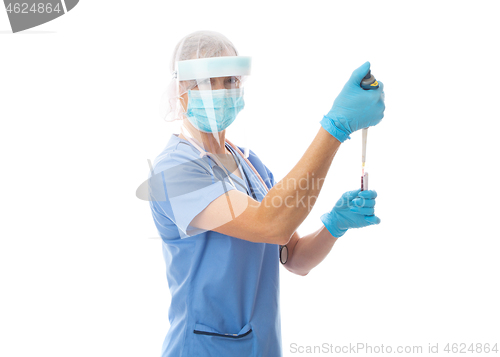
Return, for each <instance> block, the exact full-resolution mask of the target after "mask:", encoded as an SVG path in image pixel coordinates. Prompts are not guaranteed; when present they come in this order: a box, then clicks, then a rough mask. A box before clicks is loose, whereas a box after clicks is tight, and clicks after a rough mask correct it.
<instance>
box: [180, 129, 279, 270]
mask: <svg viewBox="0 0 500 357" xmlns="http://www.w3.org/2000/svg"><path fill="white" fill-rule="evenodd" d="M181 132H182V135H183V136H184V137H185V138H186V139H187V141H188V142H189V143H190V144H191V145H192V146H193V147H194V148H195V149H197V150H198V151H199V153H200V158H203V157H204V156H207V157H208V158H209V159H211V160H212V161H213V162H214V163H215V165H216V166H215V167H213V168H212V169H213V170H214V174H215V173H216V170H215V169H216V168H218V170H217V171H218V172H217V175H216V176H217V179H219V180H221V182H222V184H223V185H224V191H225V192H227V190H226V187H225V181H224V176H225V177H227V178H228V179H229V181H230V182H231V184H232V185H233V187H235V188H236V186H235V183H234V181H233V180H232V179H231V176H230V174H231V173H230V172H229V170H228V169H227V168H226V167H225V166H224V165H223V164H222V163H221V162H220V160H219V159H218V158H217V156H215V155H213V154H212V153H211V152H208V151H206V150H204V149H202V148H201V145H200V144H199V143H198V142H197V141H196V139H194V138H193V136H192V135H191V133H190V132H189V130H188V129H187V128H185V127H184V126H183V125H182V126H181ZM225 144H226V145H227V146H226V147H227V148H228V149H229V151H230V152H231V155H233V158H234V159H235V161H237V165H238V169H239V170H240V172H241V176H242V177H244V179H245V182H246V184H247V185H248V189H247V188H246V187H245V186H243V185H241V184H240V183H239V182H237V184H238V185H239V186H240V187H242V188H244V189H245V190H246V191H247V194H249V192H248V191H250V193H251V194H252V197H253V199H254V200H256V201H258V200H257V196H256V195H255V191H254V189H253V186H252V184H251V182H250V180H249V179H248V177H247V175H246V174H245V171H244V170H243V166H242V165H241V162H240V158H239V157H238V155H236V152H239V153H240V154H241V155H242V157H243V158H244V160H245V161H246V163H247V164H248V166H249V167H250V168H251V169H252V170H253V171H254V172H255V174H256V175H257V177H258V178H259V179H260V181H261V182H262V185H263V186H264V188H265V191H266V192H268V191H269V190H268V188H267V186H266V185H265V183H264V180H262V178H261V177H260V175H259V173H258V172H257V170H255V168H254V167H253V165H252V164H251V162H250V161H249V160H248V159H247V157H248V153H247V150H245V152H246V153H247V155H243V154H242V153H241V151H240V150H239V149H238V148H236V147H234V145H232V144H231V142H230V141H229V140H226V143H225ZM219 170H222V172H220V171H219ZM228 204H229V205H231V203H230V201H229V198H228ZM231 214H232V215H233V219H234V218H235V217H234V214H233V211H232V210H231ZM279 258H280V262H281V264H285V263H286V262H287V260H288V247H287V246H286V245H280V248H279Z"/></svg>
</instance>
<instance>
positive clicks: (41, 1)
mask: <svg viewBox="0 0 500 357" xmlns="http://www.w3.org/2000/svg"><path fill="white" fill-rule="evenodd" d="M78 1H79V0H52V1H50V0H24V1H12V0H4V1H3V2H4V4H5V10H6V11H7V15H8V16H9V21H10V27H11V28H12V32H20V31H24V30H27V29H30V28H33V27H36V26H39V25H42V24H44V23H46V22H49V21H52V20H54V19H56V18H58V17H60V16H63V15H64V14H66V13H67V12H68V11H70V10H72V9H73V8H74V7H75V6H76V4H78Z"/></svg>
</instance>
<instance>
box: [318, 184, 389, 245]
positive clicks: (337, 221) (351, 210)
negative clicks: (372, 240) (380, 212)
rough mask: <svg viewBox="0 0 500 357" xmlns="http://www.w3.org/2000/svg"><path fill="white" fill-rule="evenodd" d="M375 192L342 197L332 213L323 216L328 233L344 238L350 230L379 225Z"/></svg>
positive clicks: (357, 192) (356, 193) (359, 191)
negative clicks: (376, 214)
mask: <svg viewBox="0 0 500 357" xmlns="http://www.w3.org/2000/svg"><path fill="white" fill-rule="evenodd" d="M376 197H377V192H375V191H373V190H367V191H361V190H360V189H357V190H355V191H348V192H346V193H344V194H343V195H342V197H340V199H339V200H338V201H337V204H336V205H335V207H333V209H332V210H331V212H329V213H325V214H324V215H322V216H321V221H322V222H323V224H324V225H325V227H326V229H328V232H330V233H331V235H332V236H334V237H336V238H340V237H342V236H343V235H344V234H345V232H347V230H348V229H349V228H362V227H366V226H370V225H373V224H379V223H380V218H378V217H377V216H375V209H374V207H375V198H376Z"/></svg>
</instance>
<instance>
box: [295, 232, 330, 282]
mask: <svg viewBox="0 0 500 357" xmlns="http://www.w3.org/2000/svg"><path fill="white" fill-rule="evenodd" d="M294 239H296V242H293V241H291V242H290V243H289V244H288V245H287V247H288V249H289V258H288V261H287V263H286V267H287V269H288V270H290V271H292V272H293V273H295V274H298V275H307V274H308V273H309V271H311V270H312V269H313V268H314V267H316V266H317V265H318V264H319V263H321V262H322V261H323V259H325V257H326V256H327V255H328V254H329V253H330V251H331V250H332V247H333V245H334V244H335V242H336V241H337V238H335V237H333V236H332V235H331V234H330V232H328V230H327V229H326V228H325V227H324V226H322V227H321V228H320V229H318V230H317V231H316V232H314V233H311V234H308V235H306V236H304V237H302V238H299V237H298V235H297V236H295V235H294V237H293V238H292V240H294Z"/></svg>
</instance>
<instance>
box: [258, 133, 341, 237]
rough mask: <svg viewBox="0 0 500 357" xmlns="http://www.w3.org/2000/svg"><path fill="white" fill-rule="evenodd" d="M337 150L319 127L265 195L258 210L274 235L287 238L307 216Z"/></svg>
mask: <svg viewBox="0 0 500 357" xmlns="http://www.w3.org/2000/svg"><path fill="white" fill-rule="evenodd" d="M339 147H340V142H339V141H338V140H337V139H336V138H334V137H333V136H332V135H330V134H329V133H328V132H326V131H325V130H324V129H323V128H320V130H319V132H318V134H317V135H316V137H315V139H314V141H313V142H312V143H311V145H310V146H309V148H308V149H307V151H306V152H305V153H304V155H303V156H302V158H301V159H300V160H299V162H298V163H297V164H296V165H295V167H294V168H293V169H292V170H291V171H290V172H289V173H288V175H286V176H285V178H283V180H281V181H280V182H279V183H278V184H276V185H275V186H274V187H273V188H272V189H271V190H270V191H269V192H268V194H267V195H266V197H265V198H264V200H263V201H262V202H261V204H260V207H259V210H260V214H261V218H262V220H263V221H269V222H272V226H273V227H274V230H275V232H276V235H283V236H288V237H290V236H291V235H292V234H293V232H295V230H296V229H297V228H298V227H299V226H300V224H301V223H302V222H303V221H304V219H305V218H306V217H307V215H308V214H309V212H310V211H311V209H312V208H313V206H314V204H315V203H316V199H317V197H318V195H319V193H320V191H321V188H322V187H323V183H324V181H325V177H326V174H327V173H328V170H329V168H330V165H331V163H332V160H333V158H334V157H335V154H336V153H337V150H338V148H339Z"/></svg>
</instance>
